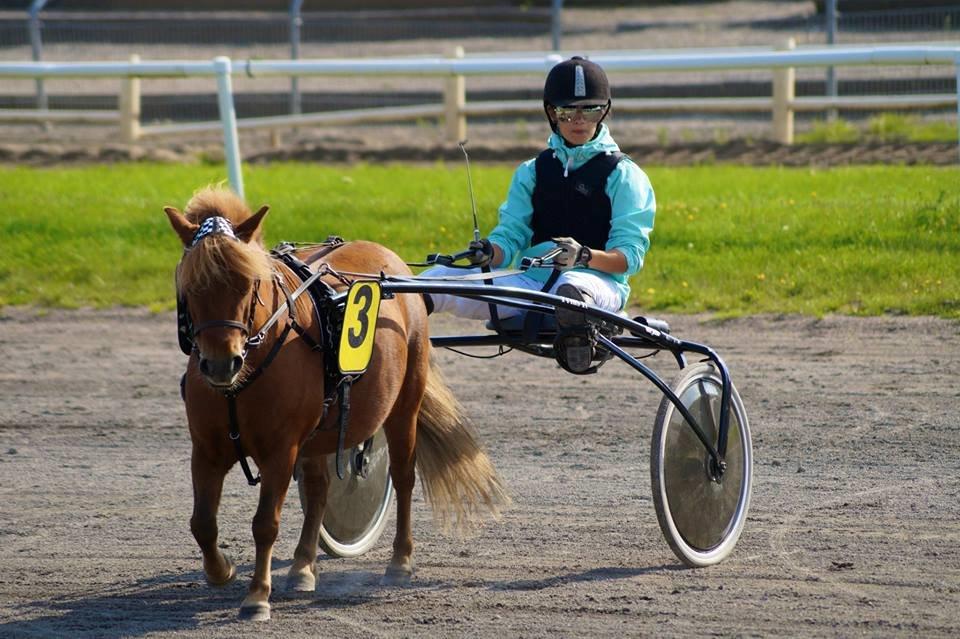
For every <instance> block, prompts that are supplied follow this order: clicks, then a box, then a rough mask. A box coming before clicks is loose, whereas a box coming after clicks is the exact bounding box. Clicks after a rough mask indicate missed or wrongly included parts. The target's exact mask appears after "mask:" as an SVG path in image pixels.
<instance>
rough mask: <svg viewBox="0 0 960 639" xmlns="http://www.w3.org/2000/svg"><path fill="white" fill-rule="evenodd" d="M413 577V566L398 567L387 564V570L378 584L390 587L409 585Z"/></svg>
mask: <svg viewBox="0 0 960 639" xmlns="http://www.w3.org/2000/svg"><path fill="white" fill-rule="evenodd" d="M412 579H413V568H398V567H396V566H387V572H385V573H384V575H383V579H381V580H380V585H382V586H390V587H394V588H396V587H402V586H409V585H410V581H411V580H412Z"/></svg>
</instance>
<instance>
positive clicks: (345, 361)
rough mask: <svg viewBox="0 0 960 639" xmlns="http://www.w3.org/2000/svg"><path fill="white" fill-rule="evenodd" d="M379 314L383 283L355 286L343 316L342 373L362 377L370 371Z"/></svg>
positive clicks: (362, 282) (349, 294) (368, 282)
mask: <svg viewBox="0 0 960 639" xmlns="http://www.w3.org/2000/svg"><path fill="white" fill-rule="evenodd" d="M379 312H380V283H379V282H373V281H360V282H354V283H353V285H352V286H351V287H350V291H349V292H348V293H347V307H346V309H345V310H344V313H343V331H342V332H341V333H340V357H339V362H338V363H339V365H340V372H341V373H343V374H344V375H359V374H360V373H362V372H364V371H365V370H367V365H368V364H369V363H370V356H371V355H373V335H374V333H376V328H377V314H378V313H379Z"/></svg>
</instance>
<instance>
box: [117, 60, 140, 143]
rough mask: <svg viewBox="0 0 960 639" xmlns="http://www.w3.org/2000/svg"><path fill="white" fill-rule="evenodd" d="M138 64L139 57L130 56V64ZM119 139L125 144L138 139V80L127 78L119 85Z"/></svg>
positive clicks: (134, 77)
mask: <svg viewBox="0 0 960 639" xmlns="http://www.w3.org/2000/svg"><path fill="white" fill-rule="evenodd" d="M138 62H140V56H139V55H137V54H136V53H134V54H133V55H131V56H130V64H137V63H138ZM119 106H120V139H121V140H123V141H124V142H126V143H127V144H132V143H133V142H136V141H137V139H138V138H139V137H140V78H139V77H137V76H132V75H130V76H127V77H126V78H124V79H123V80H121V84H120V105H119Z"/></svg>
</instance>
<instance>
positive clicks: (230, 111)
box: [213, 55, 244, 198]
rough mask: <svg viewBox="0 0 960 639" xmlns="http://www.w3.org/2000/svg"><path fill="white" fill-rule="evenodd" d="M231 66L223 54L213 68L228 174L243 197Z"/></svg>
mask: <svg viewBox="0 0 960 639" xmlns="http://www.w3.org/2000/svg"><path fill="white" fill-rule="evenodd" d="M231 67H232V65H231V64H230V58H228V57H227V56H224V55H221V56H217V57H216V58H214V59H213V68H214V70H215V71H216V73H217V106H218V107H219V109H220V124H221V125H222V126H223V156H224V161H225V162H226V163H227V176H228V178H229V180H230V186H232V187H233V190H234V192H236V194H237V195H239V196H240V197H241V198H243V197H244V195H243V170H242V168H241V167H240V142H239V139H238V136H237V112H236V110H235V109H234V107H233V84H232V83H231V81H230V71H231Z"/></svg>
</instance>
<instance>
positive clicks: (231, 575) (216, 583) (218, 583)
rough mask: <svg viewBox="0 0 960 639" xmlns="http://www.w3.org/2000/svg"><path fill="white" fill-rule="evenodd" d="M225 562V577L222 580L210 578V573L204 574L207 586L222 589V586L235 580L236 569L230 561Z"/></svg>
mask: <svg viewBox="0 0 960 639" xmlns="http://www.w3.org/2000/svg"><path fill="white" fill-rule="evenodd" d="M226 561H227V576H226V577H223V578H215V577H211V576H210V573H206V575H207V584H209V585H210V586H212V587H214V588H222V587H223V586H226V585H228V584H231V583H233V581H234V580H235V579H236V578H237V567H236V566H234V565H233V562H232V561H230V560H229V559H227V560H226Z"/></svg>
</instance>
